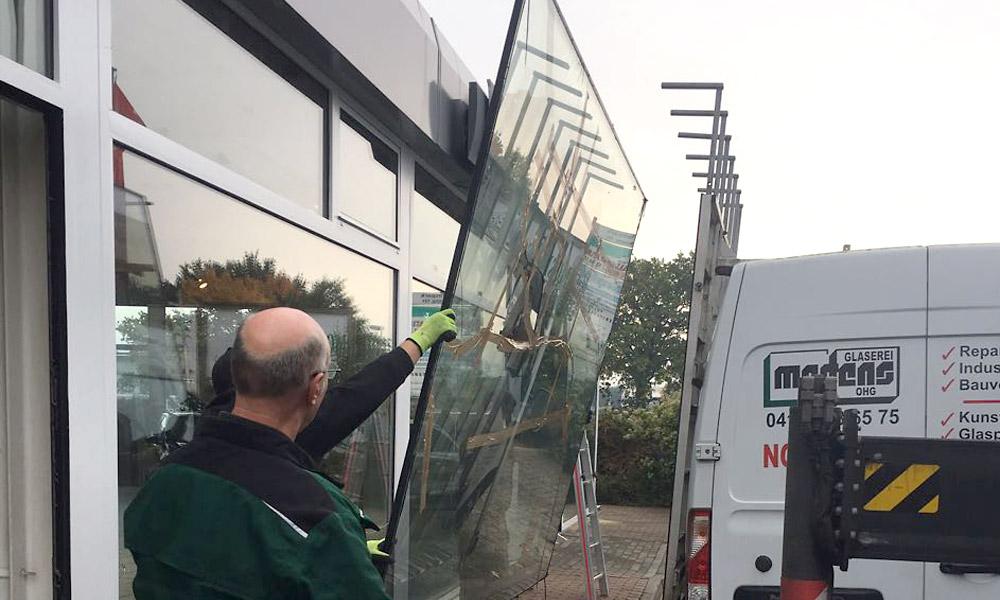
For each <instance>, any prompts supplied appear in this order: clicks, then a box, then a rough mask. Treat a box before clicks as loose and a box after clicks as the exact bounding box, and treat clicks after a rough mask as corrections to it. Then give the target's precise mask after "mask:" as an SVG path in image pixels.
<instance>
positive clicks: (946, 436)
mask: <svg viewBox="0 0 1000 600" xmlns="http://www.w3.org/2000/svg"><path fill="white" fill-rule="evenodd" d="M952 431H955V428H954V427H952V428H951V429H949V430H948V432H947V433H945V434H944V435H942V436H941V439H942V440H946V439H948V438H949V437H951V432H952Z"/></svg>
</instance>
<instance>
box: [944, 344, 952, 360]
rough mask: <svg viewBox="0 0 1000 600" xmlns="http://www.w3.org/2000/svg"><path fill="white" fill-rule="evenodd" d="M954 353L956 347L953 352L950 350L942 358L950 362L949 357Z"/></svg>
mask: <svg viewBox="0 0 1000 600" xmlns="http://www.w3.org/2000/svg"><path fill="white" fill-rule="evenodd" d="M954 351H955V347H954V346H952V347H951V350H949V351H948V352H947V353H945V354H942V355H941V358H943V359H944V360H948V357H949V356H951V353H952V352H954Z"/></svg>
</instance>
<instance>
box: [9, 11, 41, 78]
mask: <svg viewBox="0 0 1000 600" xmlns="http://www.w3.org/2000/svg"><path fill="white" fill-rule="evenodd" d="M51 14H52V5H51V2H50V1H49V0H0V55H3V56H6V57H7V58H9V59H11V60H16V61H17V62H19V63H21V64H22V65H24V66H26V67H28V68H29V69H34V70H35V71H38V72H39V73H42V74H43V75H51V74H52V68H51V58H50V56H51V53H52V50H51V48H52V35H51V27H50V26H49V23H50V22H51V16H50V15H51Z"/></svg>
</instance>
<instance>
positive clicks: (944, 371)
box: [941, 362, 955, 375]
mask: <svg viewBox="0 0 1000 600" xmlns="http://www.w3.org/2000/svg"><path fill="white" fill-rule="evenodd" d="M954 366H955V363H954V362H952V363H951V364H950V365H948V368H947V369H943V370H942V371H941V374H942V375H947V374H948V371H950V370H951V368H952V367H954Z"/></svg>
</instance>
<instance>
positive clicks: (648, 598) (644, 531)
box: [518, 506, 670, 600]
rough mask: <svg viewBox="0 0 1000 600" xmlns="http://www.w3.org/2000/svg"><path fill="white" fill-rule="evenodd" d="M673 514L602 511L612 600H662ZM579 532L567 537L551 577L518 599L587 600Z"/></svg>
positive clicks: (612, 508)
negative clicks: (669, 524)
mask: <svg viewBox="0 0 1000 600" xmlns="http://www.w3.org/2000/svg"><path fill="white" fill-rule="evenodd" d="M669 514H670V511H669V509H666V508H660V507H634V506H601V510H600V518H601V538H602V541H603V542H604V554H605V559H606V561H607V563H608V584H609V586H610V588H611V595H610V596H609V598H611V600H654V599H658V598H659V593H660V587H661V585H662V582H663V567H664V563H665V562H666V550H667V520H668V517H669ZM579 532H580V530H579V528H578V527H577V526H576V525H574V526H572V527H570V528H568V529H567V530H566V531H564V532H563V533H562V536H561V537H560V539H559V540H558V541H557V542H556V549H555V553H554V554H553V556H552V563H551V565H550V567H549V574H548V576H547V577H546V578H545V579H544V580H542V581H541V582H539V583H538V584H537V585H535V586H534V587H532V588H530V589H529V590H528V591H526V592H524V593H523V594H521V595H520V596H518V598H520V599H521V600H586V597H587V595H586V590H585V589H584V585H585V584H584V580H583V552H582V549H581V547H580V533H579Z"/></svg>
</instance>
